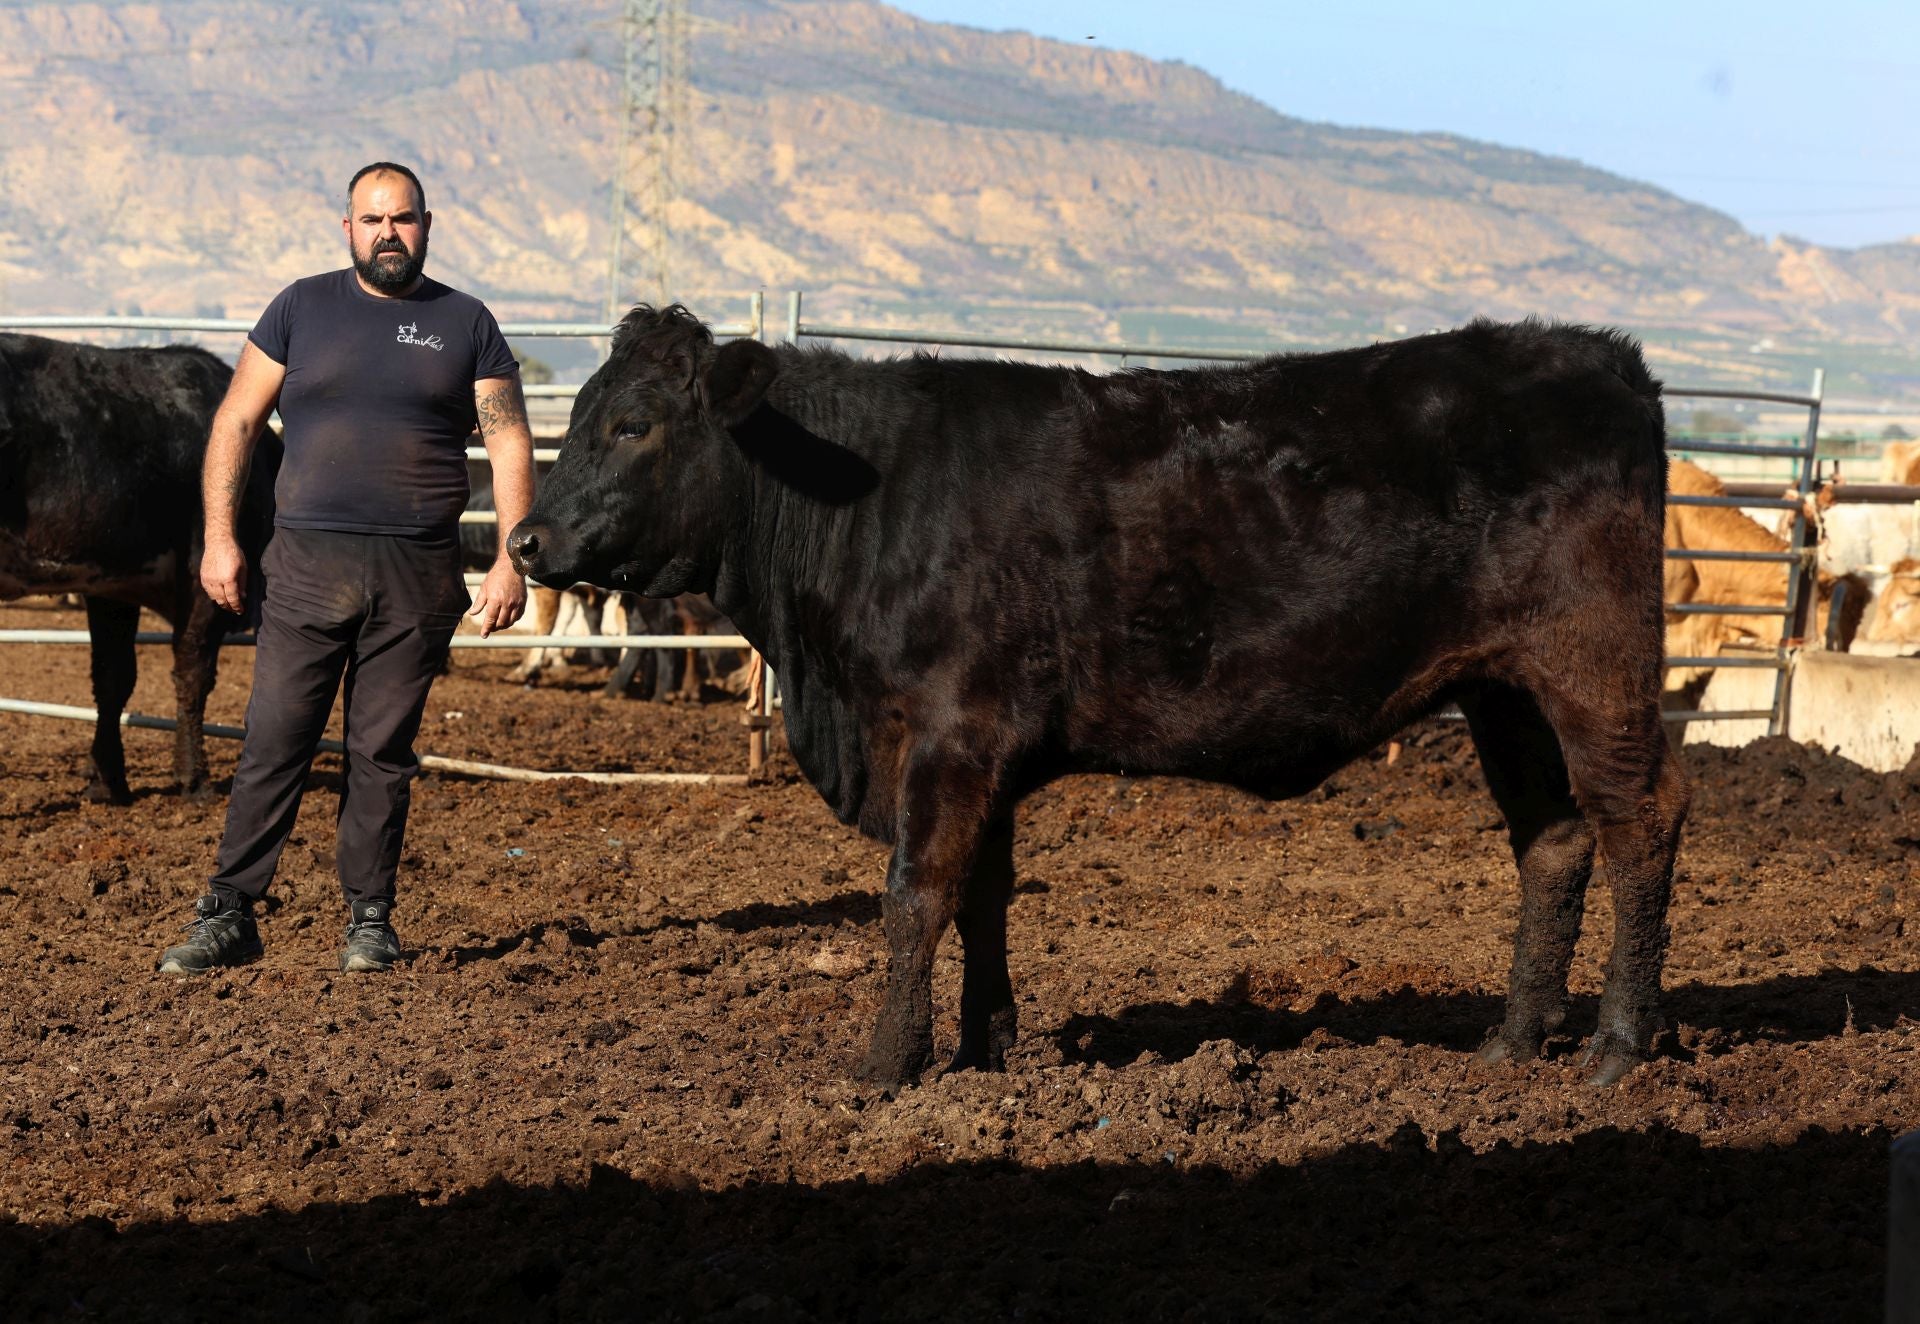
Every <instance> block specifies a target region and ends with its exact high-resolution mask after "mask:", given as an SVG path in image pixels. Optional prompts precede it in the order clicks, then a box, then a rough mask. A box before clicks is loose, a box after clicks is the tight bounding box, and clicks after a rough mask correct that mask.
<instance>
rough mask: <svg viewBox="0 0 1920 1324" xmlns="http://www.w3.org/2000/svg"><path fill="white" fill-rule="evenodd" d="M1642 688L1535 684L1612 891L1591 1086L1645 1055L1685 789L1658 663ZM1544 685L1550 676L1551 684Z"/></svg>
mask: <svg viewBox="0 0 1920 1324" xmlns="http://www.w3.org/2000/svg"><path fill="white" fill-rule="evenodd" d="M1646 670H1647V678H1648V683H1647V684H1646V685H1645V686H1644V692H1639V691H1638V687H1636V692H1634V693H1633V694H1631V695H1630V696H1628V697H1621V696H1620V695H1619V694H1617V693H1616V694H1609V693H1607V692H1605V688H1604V686H1603V685H1601V684H1595V685H1593V686H1591V689H1593V690H1595V691H1599V692H1597V693H1581V692H1580V691H1579V690H1578V689H1577V688H1575V687H1574V686H1572V685H1570V684H1568V680H1569V678H1571V677H1578V676H1581V675H1586V676H1589V677H1598V676H1604V675H1606V674H1607V673H1606V672H1605V671H1604V670H1601V669H1600V668H1598V667H1575V668H1570V669H1569V670H1567V671H1565V672H1562V673H1561V674H1560V676H1559V677H1557V678H1556V679H1557V680H1558V682H1559V684H1558V686H1557V687H1554V688H1549V687H1542V693H1541V699H1542V710H1543V711H1544V712H1545V713H1546V714H1547V718H1548V720H1549V721H1550V722H1552V724H1553V728H1554V730H1555V731H1556V732H1557V733H1558V734H1559V737H1560V746H1561V749H1562V750H1563V751H1564V752H1565V755H1566V761H1567V771H1568V773H1569V776H1570V779H1571V781H1572V785H1573V793H1574V795H1575V797H1576V798H1577V799H1578V800H1579V802H1580V807H1581V809H1582V811H1584V812H1585V814H1586V815H1587V819H1588V821H1589V822H1591V823H1592V824H1593V826H1594V830H1595V832H1596V834H1597V835H1598V837H1599V840H1600V854H1601V856H1602V858H1604V859H1605V860H1606V864H1607V879H1608V883H1609V886H1610V887H1611V889H1612V891H1613V907H1614V930H1613V951H1612V955H1611V958H1610V960H1609V962H1608V966H1607V983H1606V988H1605V990H1604V992H1602V994H1601V996H1600V1023H1599V1026H1598V1028H1597V1029H1596V1030H1595V1031H1594V1036H1593V1039H1592V1041H1591V1043H1590V1044H1589V1045H1588V1049H1587V1061H1588V1062H1589V1063H1590V1064H1594V1065H1595V1067H1596V1070H1595V1072H1594V1076H1593V1080H1594V1083H1596V1084H1611V1083H1612V1082H1613V1081H1616V1080H1618V1079H1620V1077H1622V1076H1624V1075H1625V1074H1626V1073H1627V1072H1628V1071H1630V1070H1632V1069H1633V1067H1634V1066H1635V1065H1636V1064H1637V1063H1639V1062H1640V1061H1642V1060H1643V1059H1644V1058H1645V1057H1646V1056H1647V1055H1648V1053H1649V1052H1650V1051H1651V1049H1652V1046H1653V1038H1654V1035H1655V1034H1656V1033H1657V1032H1658V1031H1659V1028H1660V972H1661V967H1662V965H1663V964H1664V962H1665V960H1666V952H1667V936H1668V935H1667V901H1668V898H1669V896H1670V894H1671V892H1672V889H1673V861H1674V856H1675V854H1676V852H1677V851H1678V850H1679V846H1680V828H1681V825H1682V824H1683V823H1684V822H1685V821H1686V816H1687V801H1688V799H1689V795H1690V793H1689V791H1688V788H1687V782H1686V778H1685V776H1684V775H1683V774H1682V773H1681V771H1680V766H1679V758H1678V756H1677V755H1676V754H1675V753H1674V751H1673V748H1672V746H1670V745H1669V744H1668V743H1667V736H1666V731H1665V730H1664V728H1663V726H1662V724H1661V720H1660V708H1659V704H1658V700H1657V693H1658V692H1657V688H1656V687H1657V685H1658V675H1659V673H1658V662H1657V659H1655V660H1653V661H1650V662H1649V664H1648V666H1647V668H1646ZM1548 684H1549V686H1552V685H1553V682H1549V683H1548Z"/></svg>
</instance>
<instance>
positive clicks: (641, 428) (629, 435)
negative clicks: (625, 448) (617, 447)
mask: <svg viewBox="0 0 1920 1324" xmlns="http://www.w3.org/2000/svg"><path fill="white" fill-rule="evenodd" d="M651 431H653V428H652V426H651V425H649V424H648V423H646V422H645V421H644V420H641V419H635V420H633V421H631V422H627V423H622V424H621V425H620V426H619V427H617V428H615V429H614V430H613V439H614V440H615V441H619V442H625V441H644V440H646V436H647V434H648V433H649V432H651Z"/></svg>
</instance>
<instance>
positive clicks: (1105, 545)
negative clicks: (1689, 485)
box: [510, 306, 1688, 1084]
mask: <svg viewBox="0 0 1920 1324" xmlns="http://www.w3.org/2000/svg"><path fill="white" fill-rule="evenodd" d="M1665 477H1666V455H1665V451H1664V422H1663V416H1662V411H1661V405H1660V387H1659V383H1658V382H1656V381H1654V380H1653V378H1652V377H1650V376H1649V375H1648V373H1647V370H1646V366H1645V364H1644V363H1643V361H1642V360H1641V357H1640V353H1639V350H1638V348H1637V347H1636V346H1635V345H1634V343H1633V342H1632V341H1631V340H1629V339H1627V338H1626V337H1625V336H1622V335H1618V334H1615V333H1611V332H1607V331H1594V330H1588V329H1585V328H1580V327H1568V326H1545V325H1541V324H1539V323H1534V322H1527V323H1522V324H1519V325H1499V324H1494V323H1490V322H1484V321H1482V322H1475V323H1473V324H1472V325H1470V326H1467V327H1465V328H1464V329H1462V330H1458V331H1453V332H1448V333H1444V334H1435V335H1429V336H1423V337H1420V338H1419V339H1416V340H1408V341H1402V342H1398V343H1391V344H1380V345H1374V346H1371V347H1369V348H1365V349H1351V350H1343V351H1340V352H1337V353H1329V354H1310V355H1280V356H1276V357H1272V358H1267V359H1263V360H1260V361H1258V362H1255V363H1250V364H1247V365H1244V366H1235V367H1226V368H1202V369H1191V370H1185V371H1177V372H1154V371H1145V370H1139V371H1130V372H1122V373H1119V374H1116V375H1113V376H1096V375H1092V374H1089V373H1085V372H1080V371H1073V370H1068V369H1063V368H1050V367H1037V366H1028V365H1022V364H1013V363H995V362H981V361H972V362H968V361H955V360H950V359H936V358H927V357H924V356H915V357H912V358H908V359H896V360H891V361H888V362H883V363H874V362H861V361H856V360H854V359H850V358H848V357H846V356H844V355H842V354H839V353H835V352H831V351H827V350H806V351H802V350H798V349H794V348H782V349H779V350H771V349H768V348H766V347H765V346H762V345H759V344H757V343H755V342H752V341H746V340H740V341H734V342H732V343H730V344H727V345H724V346H721V347H718V348H716V347H715V345H714V344H713V342H712V340H711V337H710V336H709V334H708V332H707V330H706V328H705V327H704V326H702V325H701V324H700V323H699V322H697V321H695V320H694V319H693V318H692V317H691V316H690V315H689V314H687V313H686V312H685V310H684V309H680V308H678V307H677V306H676V307H674V308H669V309H667V310H665V311H664V312H656V311H654V310H652V309H649V308H645V307H642V308H638V309H635V310H634V312H633V313H632V314H631V315H629V316H628V317H627V318H626V319H625V320H624V321H623V322H622V323H621V325H620V327H619V329H618V333H617V335H616V337H615V341H614V349H613V353H612V355H611V357H610V358H609V359H608V361H607V362H606V364H605V365H603V366H602V367H601V369H600V370H599V371H598V372H596V373H595V374H594V376H593V378H592V380H590V381H589V382H588V383H587V385H586V386H585V388H584V389H583V390H582V391H581V393H580V397H579V399H578V401H577V402H576V404H575V407H574V411H573V418H572V422H571V424H570V425H569V428H568V433H567V439H566V444H565V447H564V448H563V449H562V451H561V454H560V458H559V460H558V462H557V463H556V465H555V466H554V469H553V471H552V473H551V474H550V475H549V476H548V478H547V481H546V483H545V485H544V486H543V487H542V488H541V491H540V494H539V497H538V499H537V500H536V501H535V503H534V507H533V510H532V513H531V514H530V515H529V517H528V518H527V520H526V522H525V523H523V524H521V525H520V526H519V528H517V529H516V530H515V531H514V532H513V535H512V539H511V542H510V547H511V550H512V552H513V554H514V556H515V558H516V559H517V561H518V562H519V563H520V564H521V566H522V567H523V568H524V569H525V570H526V571H527V573H529V574H531V575H533V576H534V577H535V578H536V579H541V580H546V581H549V582H553V583H571V582H572V581H574V580H576V579H585V580H590V581H593V582H596V583H601V584H608V585H613V586H616V587H620V588H625V589H630V590H634V591H638V592H640V593H645V594H649V595H665V594H671V593H682V592H689V591H695V590H705V591H708V592H710V593H711V594H712V596H713V600H714V602H715V604H716V605H718V606H719V607H720V609H721V610H722V611H724V612H725V613H726V614H727V615H728V616H730V617H731V618H732V619H733V621H734V622H735V623H736V624H737V625H738V626H739V627H740V630H741V632H742V633H743V634H745V635H746V636H747V638H748V639H750V640H752V641H753V643H754V645H755V646H756V647H757V648H759V649H760V650H761V651H762V652H763V653H764V654H765V655H766V657H767V661H768V663H769V665H770V666H772V667H773V668H774V669H775V670H776V671H777V672H778V673H779V676H780V681H781V685H782V689H783V692H784V694H785V702H786V712H785V716H786V727H787V733H788V740H789V742H790V744H791V746H792V749H793V753H794V757H795V758H796V759H797V760H798V761H799V763H800V766H801V768H802V769H803V770H804V771H805V772H806V774H807V776H808V777H809V778H811V779H812V780H813V782H814V784H815V785H816V786H817V787H818V788H819V790H820V793H821V794H822V795H823V796H824V797H825V798H826V801H827V803H828V804H829V805H831V806H832V808H833V809H834V811H835V812H836V813H837V814H839V816H840V817H841V818H842V819H843V820H845V821H846V822H849V823H857V824H859V826H860V827H861V829H862V830H864V831H865V832H867V833H869V834H870V835H872V836H874V837H877V838H879V839H880V840H882V841H885V842H889V843H891V844H892V846H893V848H894V849H893V858H892V863H891V865H890V867H889V870H888V875H887V891H886V895H885V898H884V900H883V914H884V917H885V927H886V935H887V943H888V948H889V956H890V961H889V971H888V987H887V995H886V1002H885V1006H884V1009H883V1010H882V1012H881V1015H880V1020H879V1024H878V1027H877V1029H876V1031H875V1035H874V1039H873V1044H872V1048H871V1050H870V1051H869V1052H868V1054H867V1057H866V1060H865V1062H864V1063H863V1065H862V1074H863V1075H865V1076H866V1077H867V1078H869V1079H873V1080H877V1081H880V1082H884V1083H888V1084H893V1083H897V1082H900V1081H903V1080H905V1079H907V1078H909V1077H912V1076H914V1075H915V1074H916V1073H918V1072H919V1071H920V1070H922V1068H924V1067H925V1066H926V1065H927V1064H928V1063H929V1062H930V1061H931V1057H932V1050H933V1037H932V1017H931V1013H932V995H931V975H932V962H933V955H934V949H935V946H936V944H937V943H938V942H939V939H940V937H941V934H942V933H943V931H944V930H945V928H946V926H947V924H948V922H949V921H957V925H958V928H959V931H960V938H961V941H962V943H963V944H964V946H965V949H966V962H965V975H964V979H963V982H962V991H961V1006H960V1043H959V1048H958V1052H957V1053H956V1054H955V1057H954V1059H953V1066H954V1067H956V1068H960V1067H985V1068H997V1067H999V1066H1000V1065H1001V1063H1002V1061H1003V1055H1004V1053H1005V1051H1006V1048H1007V1046H1008V1045H1009V1043H1010V1042H1011V1041H1012V1038H1013V1031H1014V1005H1013V993H1012V987H1011V984H1010V982H1009V980H1008V976H1007V966H1006V907H1007V902H1008V898H1009V894H1010V891H1011V887H1012V883H1013V836H1012V827H1013V809H1014V804H1015V802H1016V801H1018V800H1019V799H1020V797H1021V796H1022V795H1024V794H1025V793H1027V792H1028V791H1030V790H1032V789H1033V788H1034V787H1036V786H1038V785H1040V784H1041V783H1043V782H1045V781H1046V780H1048V779H1049V778H1053V777H1057V776H1059V775H1061V774H1063V773H1069V772H1095V771H1104V772H1125V773H1127V774H1130V775H1139V774H1143V773H1170V774H1179V775H1183V776H1189V777H1202V778H1208V779H1211V780H1215V781H1220V782H1225V783H1228V784H1231V785H1234V786H1238V787H1242V788H1245V789H1246V790H1249V791H1253V792H1255V793H1258V794H1260V795H1264V796H1271V797H1282V796H1294V795H1299V794H1301V793H1303V792H1305V791H1307V790H1308V789H1310V788H1311V787H1313V786H1315V785H1316V784H1318V783H1319V782H1320V781H1321V780H1322V779H1323V778H1325V777H1326V776H1327V775H1328V774H1329V773H1331V772H1333V771H1334V770H1335V769H1336V768H1338V767H1340V766H1341V765H1342V764H1344V763H1346V762H1348V761H1349V760H1351V759H1353V758H1354V757H1356V756H1357V755H1359V754H1361V753H1363V752H1364V751H1366V750H1369V749H1372V748H1374V747H1375V746H1377V745H1378V744H1379V743H1380V742H1381V741H1383V740H1384V739H1386V738H1387V737H1388V736H1390V735H1392V734H1393V733H1394V732H1395V731H1397V730H1399V729H1400V728H1401V727H1403V726H1405V725H1406V724H1407V723H1408V722H1410V721H1412V720H1414V719H1415V718H1418V717H1420V716H1421V715H1423V714H1426V713H1431V712H1433V711H1434V710H1435V709H1436V708H1438V707H1440V706H1441V705H1443V704H1446V703H1448V702H1457V703H1458V704H1459V705H1460V706H1461V707H1462V708H1463V709H1464V710H1465V712H1466V715H1467V719H1468V721H1469V723H1470V725H1471V729H1472V732H1473V737H1474V740H1475V742H1476V744H1477V745H1478V747H1479V750H1480V755H1481V759H1482V761H1483V764H1484V766H1485V768H1486V772H1487V780H1488V782H1489V784H1490V785H1491V787H1492V789H1493V793H1494V795H1495V797H1496V798H1497V799H1498V801H1499V803H1500V806H1501V808H1502V809H1503V810H1504V811H1505V813H1506V817H1507V822H1508V825H1509V830H1510V833H1511V836H1512V841H1513V847H1514V852H1515V855H1516V858H1517V860H1518V865H1519V873H1520V883H1521V913H1520V922H1519V929H1518V933H1517V935H1516V938H1515V947H1514V961H1513V973H1512V982H1511V987H1510V990H1509V997H1508V1004H1507V1014H1506V1020H1505V1023H1504V1025H1503V1026H1502V1027H1501V1028H1500V1030H1499V1032H1498V1034H1497V1035H1496V1036H1495V1037H1493V1038H1492V1039H1490V1040H1489V1043H1488V1045H1487V1048H1486V1049H1485V1050H1483V1052H1484V1053H1485V1055H1486V1056H1487V1057H1489V1058H1490V1059H1495V1060H1498V1059H1500V1058H1504V1057H1508V1056H1512V1057H1516V1058H1527V1057H1532V1056H1535V1055H1536V1054H1537V1053H1538V1052H1539V1051H1540V1050H1541V1047H1542V1044H1543V1041H1544V1039H1545V1037H1546V1036H1547V1035H1548V1034H1550V1033H1551V1032H1553V1031H1554V1030H1556V1029H1558V1028H1559V1027H1560V1025H1561V1024H1562V1021H1563V1020H1564V1017H1565V1015H1566V977H1567V967H1568V962H1569V960H1570V958H1571V956H1572V952H1573V945H1574V939H1575V937H1576V935H1577V932H1578V928H1579V922H1580V915H1581V906H1582V898H1583V895H1584V892H1585V888H1586V884H1587V879H1588V875H1589V873H1590V871H1591V869H1592V865H1593V859H1594V852H1595V845H1596V840H1597V843H1598V846H1599V848H1600V849H1601V850H1602V851H1604V853H1605V856H1606V859H1607V863H1608V873H1609V876H1610V878H1611V880H1612V888H1613V893H1614V903H1615V908H1616V913H1617V922H1616V927H1615V934H1614V945H1613V955H1612V963H1611V969H1610V973H1609V976H1608V980H1607V985H1606V991H1605V993H1604V995H1603V996H1602V998H1601V1002H1600V1019H1599V1026H1598V1028H1597V1030H1596V1032H1595V1034H1594V1035H1593V1038H1592V1039H1591V1041H1590V1044H1589V1051H1588V1058H1587V1060H1588V1061H1589V1062H1590V1063H1594V1064H1596V1066H1597V1069H1596V1072H1595V1079H1596V1080H1598V1081H1602V1082H1607V1081H1611V1080H1614V1079H1617V1078H1618V1077H1619V1076H1620V1075H1622V1074H1624V1073H1625V1072H1626V1071H1627V1070H1629V1069H1630V1068H1631V1067H1632V1065H1633V1064H1634V1063H1635V1062H1636V1061H1638V1060H1640V1059H1641V1058H1642V1057H1644V1056H1645V1055H1646V1053H1647V1052H1648V1051H1649V1049H1650V1046H1651V1042H1652V1040H1653V1037H1654V1034H1655V1031H1656V1029H1657V1020H1658V1000H1659V992H1660V973H1661V964H1662V959H1663V956H1664V952H1665V946H1666V936H1667V930H1666V923H1665V918H1666V909H1667V896H1668V890H1669V884H1670V879H1671V875H1672V869H1673V858H1674V851H1675V848H1676V845H1677V843H1678V840H1679V833H1680V826H1681V823H1682V821H1683V819H1684V818H1685V814H1686V806H1687V800H1688V791H1687V787H1686V783H1685V781H1684V779H1683V777H1682V774H1681V773H1680V771H1679V770H1678V768H1677V766H1676V763H1675V760H1674V758H1673V756H1672V754H1671V752H1670V751H1669V749H1668V746H1667V741H1666V737H1665V735H1664V734H1663V732H1662V729H1661V723H1660V708H1659V696H1660V651H1661V650H1660V644H1661V597H1660V584H1661V575H1660V571H1661V560H1662V558H1661V523H1662V508H1663V506H1664V504H1665Z"/></svg>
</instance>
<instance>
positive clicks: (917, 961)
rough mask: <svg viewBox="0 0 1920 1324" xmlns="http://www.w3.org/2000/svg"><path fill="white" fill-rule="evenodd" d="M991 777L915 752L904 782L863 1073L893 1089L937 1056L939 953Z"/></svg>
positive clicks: (973, 850) (970, 860) (980, 828)
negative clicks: (881, 978)
mask: <svg viewBox="0 0 1920 1324" xmlns="http://www.w3.org/2000/svg"><path fill="white" fill-rule="evenodd" d="M990 798H991V780H990V778H989V777H987V776H986V775H985V774H983V772H982V771H981V770H980V769H979V767H978V766H977V765H974V766H963V765H962V764H961V763H960V762H959V761H958V760H955V761H953V762H943V761H933V760H927V759H924V758H923V759H916V760H915V761H914V762H912V763H911V764H909V766H908V769H907V772H906V775H905V777H904V778H903V782H902V786H901V789H900V823H899V828H898V833H899V835H898V837H897V838H896V839H895V843H894V848H893V859H892V861H891V862H890V863H889V865H888V867H887V893H886V896H885V897H883V898H882V899H881V907H880V910H881V916H882V919H883V920H884V923H885V928H886V934H887V992H886V1001H885V1002H884V1004H883V1005H882V1006H881V1009H880V1020H879V1022H878V1024H876V1025H875V1026H874V1031H873V1044H872V1046H871V1047H870V1048H869V1049H868V1050H867V1056H866V1058H865V1060H864V1061H862V1062H861V1064H860V1069H859V1073H858V1074H859V1076H860V1078H861V1079H862V1080H867V1081H871V1082H873V1083H874V1084H877V1085H884V1086H886V1087H888V1088H893V1087H896V1086H899V1085H904V1084H906V1083H907V1082H908V1081H911V1080H913V1079H915V1078H917V1077H918V1076H919V1075H920V1073H921V1072H923V1071H925V1070H926V1068H927V1067H928V1066H929V1065H930V1064H931V1063H932V1061H933V956H934V951H935V949H937V948H938V947H939V945H940V938H941V935H942V934H943V933H944V932H945V931H946V928H947V925H948V924H950V923H951V922H952V921H953V918H954V916H955V915H956V914H957V913H958V912H959V909H960V902H961V898H962V896H963V895H964V893H965V890H966V886H967V881H968V878H969V875H970V874H971V872H972V869H973V864H974V859H975V857H976V856H977V855H978V853H979V849H980V843H981V838H982V835H983V833H984V831H985V828H986V825H987V811H988V802H989V800H990Z"/></svg>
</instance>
